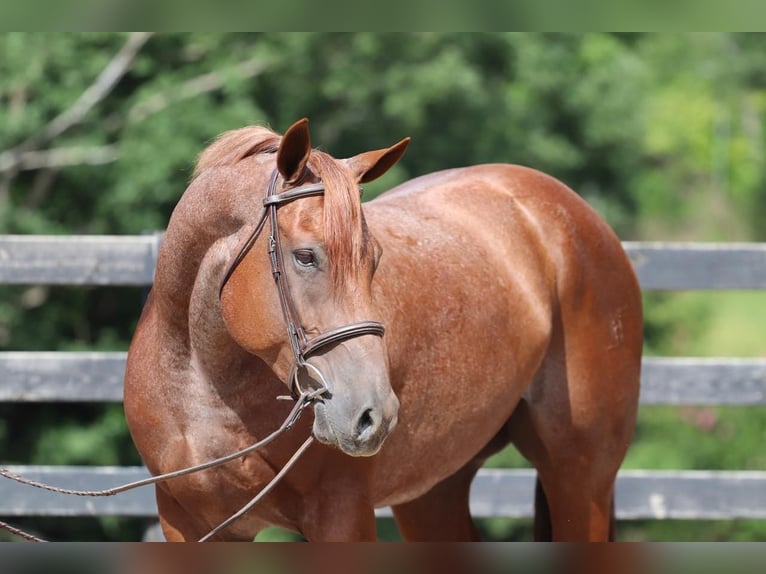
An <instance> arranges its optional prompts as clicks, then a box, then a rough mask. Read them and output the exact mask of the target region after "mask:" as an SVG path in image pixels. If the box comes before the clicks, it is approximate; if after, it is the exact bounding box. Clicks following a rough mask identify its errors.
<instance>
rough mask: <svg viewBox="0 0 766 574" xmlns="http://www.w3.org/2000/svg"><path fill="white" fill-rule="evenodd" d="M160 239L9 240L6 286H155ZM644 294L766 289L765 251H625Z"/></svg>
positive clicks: (2, 261) (637, 246) (2, 247)
mask: <svg viewBox="0 0 766 574" xmlns="http://www.w3.org/2000/svg"><path fill="white" fill-rule="evenodd" d="M161 241H162V235H161V234H160V233H157V234H154V235H145V236H144V235H140V236H130V235H128V236H122V235H80V236H76V235H75V236H61V237H57V236H48V235H3V236H0V284H3V283H5V284H14V285H31V284H46V285H115V286H118V285H126V286H127V285H150V284H151V283H152V279H153V276H154V266H155V263H156V259H157V252H158V250H159V245H160V242H161ZM623 246H624V247H625V251H626V252H627V253H628V257H630V260H631V261H632V263H633V266H634V267H635V269H636V272H637V274H638V278H639V281H640V282H641V288H642V289H643V290H645V291H664V290H669V291H675V290H684V289H694V290H707V289H711V290H715V289H766V243H658V242H632V241H627V242H624V243H623Z"/></svg>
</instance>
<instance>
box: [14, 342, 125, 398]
mask: <svg viewBox="0 0 766 574" xmlns="http://www.w3.org/2000/svg"><path fill="white" fill-rule="evenodd" d="M125 356H126V354H125V353H96V352H75V353H65V352H7V353H0V401H6V402H11V401H15V402H39V401H61V402H66V401H83V402H100V401H105V402H115V401H122V381H123V376H124V374H125Z"/></svg>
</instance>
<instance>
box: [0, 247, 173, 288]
mask: <svg viewBox="0 0 766 574" xmlns="http://www.w3.org/2000/svg"><path fill="white" fill-rule="evenodd" d="M158 245H159V236H158V235H145V236H115V235H87V236H86V235H82V236H61V237H56V236H45V235H0V284H3V283H6V284H45V285H150V284H151V283H152V280H153V278H154V267H155V262H156V259H157V248H158Z"/></svg>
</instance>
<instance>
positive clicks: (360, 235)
mask: <svg viewBox="0 0 766 574" xmlns="http://www.w3.org/2000/svg"><path fill="white" fill-rule="evenodd" d="M408 141H409V140H407V139H405V140H403V141H401V142H399V143H398V144H396V145H394V146H392V147H390V148H388V149H382V150H377V151H370V152H366V153H362V154H360V155H357V156H354V157H352V158H350V159H345V160H338V159H334V158H333V157H331V156H330V155H328V154H326V153H323V152H321V151H318V150H315V149H312V147H311V142H310V138H309V132H308V122H307V121H306V120H301V121H299V122H297V123H296V124H294V125H293V126H291V127H290V128H289V129H288V130H287V131H286V132H285V134H284V135H283V136H279V135H278V134H276V133H274V132H272V131H270V130H268V129H266V128H262V127H247V128H242V129H239V130H235V131H232V132H228V133H225V134H223V135H222V136H221V137H220V138H219V139H218V140H217V141H215V142H214V143H213V144H212V145H210V146H209V147H208V148H207V149H206V150H205V151H204V152H203V153H202V154H201V156H200V158H199V161H198V165H197V168H196V171H195V174H194V177H193V180H192V181H191V183H190V185H189V187H188V189H187V190H186V192H185V193H184V195H183V197H182V198H181V200H180V201H179V203H178V205H177V206H176V208H175V211H174V213H173V215H172V217H171V220H170V222H169V225H168V227H167V232H166V235H165V238H164V241H163V244H162V247H161V250H160V253H159V259H158V264H157V271H156V278H155V282H154V286H153V289H152V292H151V294H150V297H149V299H148V301H147V303H146V307H145V309H144V312H143V314H142V317H141V320H140V322H139V325H138V328H137V330H136V333H135V336H134V339H133V342H132V344H131V347H130V352H129V357H128V366H127V372H126V378H125V412H126V416H127V419H128V423H129V426H130V430H131V433H132V436H133V439H134V442H135V444H136V447H137V448H138V450H139V452H140V454H141V456H142V457H143V460H144V461H145V463H146V465H147V467H148V468H149V470H150V472H151V473H152V474H159V473H163V472H167V471H171V470H175V469H179V468H183V467H186V466H190V465H192V464H196V463H202V462H205V461H207V460H209V459H213V458H216V457H219V456H221V455H225V454H229V453H231V452H234V451H237V450H239V449H241V448H243V447H246V446H248V445H251V444H253V443H255V442H257V441H258V440H260V439H262V438H263V437H264V436H266V435H268V434H269V433H271V432H272V431H273V430H274V429H276V428H277V427H279V425H280V424H281V423H282V421H283V420H284V418H285V416H286V414H287V413H288V412H289V411H290V409H291V404H290V403H286V402H284V401H277V400H276V397H277V396H278V395H284V394H285V387H286V385H287V386H288V387H293V390H295V387H296V386H297V387H301V385H303V386H305V387H307V388H313V386H317V387H321V388H322V389H323V394H321V395H319V396H318V398H317V399H316V400H315V401H314V403H313V408H311V409H309V410H308V411H307V413H306V415H305V416H304V417H303V418H301V419H300V420H299V421H298V422H297V423H296V425H295V426H294V427H293V428H292V429H291V430H290V431H289V432H287V433H285V434H283V435H281V436H280V437H279V438H277V439H276V440H275V441H274V442H272V443H270V444H268V445H267V446H266V447H264V448H263V449H262V450H258V451H256V452H254V453H252V454H249V455H247V456H245V457H242V458H241V459H238V460H236V461H234V462H230V463H228V464H226V465H224V466H222V467H219V468H217V469H210V470H205V471H204V472H200V473H198V474H193V475H189V476H184V477H181V478H176V479H173V480H170V481H168V482H165V483H162V484H160V485H159V486H158V487H157V490H156V495H157V504H158V509H159V516H160V521H161V523H162V527H163V530H164V533H165V536H166V538H167V539H168V540H194V539H198V538H200V537H201V536H203V535H205V534H206V533H207V532H208V531H209V530H210V529H211V528H213V527H215V526H216V525H217V524H219V523H221V522H222V521H223V520H225V519H226V518H227V517H228V516H229V515H231V514H232V513H233V512H235V511H236V510H238V509H240V508H241V507H242V506H243V505H244V504H245V503H247V501H248V500H250V499H251V497H252V496H253V495H254V494H255V493H256V492H258V491H259V490H260V489H261V488H263V487H264V485H266V484H267V483H268V482H269V481H270V480H271V479H272V478H273V477H274V476H275V474H276V473H278V472H279V470H280V469H281V468H282V467H283V465H285V463H286V461H288V459H289V458H290V457H291V456H292V454H293V453H294V452H295V451H296V450H297V449H298V448H299V446H300V445H301V444H302V443H303V441H304V440H305V439H306V438H307V437H309V436H310V435H311V434H312V433H313V436H314V437H315V439H316V441H315V442H314V443H313V444H311V445H310V446H309V447H308V449H307V450H306V451H305V453H304V455H303V457H302V458H300V459H299V460H298V462H297V464H296V465H295V466H294V467H292V468H291V469H290V470H289V472H287V474H286V475H285V478H284V480H283V481H282V482H280V483H279V484H278V485H277V486H276V487H275V488H274V490H273V491H271V492H269V494H268V495H267V496H265V497H264V499H263V500H262V502H260V504H259V505H258V506H256V507H255V508H254V509H253V510H252V511H250V512H249V513H247V514H246V515H245V516H244V517H243V518H242V519H241V520H239V521H238V522H236V523H235V524H233V525H231V526H229V527H228V528H226V529H225V530H223V531H222V532H220V533H219V534H217V535H216V536H215V537H214V539H218V540H252V538H253V537H254V535H255V534H256V533H258V532H259V531H260V530H261V529H263V528H264V527H266V526H269V525H276V526H279V527H282V528H285V529H289V530H292V531H295V532H299V533H301V534H302V535H303V536H304V537H305V538H307V539H308V540H310V541H314V540H319V541H325V540H374V539H375V538H376V524H375V515H374V510H375V508H378V507H381V506H389V505H390V506H391V507H392V509H393V513H394V517H395V519H396V522H397V525H398V527H399V529H400V532H401V534H402V536H403V537H404V539H406V540H471V539H477V538H478V530H477V528H476V527H475V525H474V523H473V521H472V519H471V516H470V512H469V490H470V486H471V482H472V479H473V478H474V475H475V474H476V472H477V470H478V469H479V467H480V466H481V465H482V463H483V462H484V461H485V460H486V459H487V457H489V456H490V455H492V454H493V453H496V452H497V451H499V450H500V449H502V448H503V447H505V446H506V445H507V444H509V443H513V444H514V445H515V446H516V447H517V448H518V449H519V450H520V451H521V453H522V454H523V455H524V456H525V457H526V458H527V459H528V460H529V461H530V462H531V463H532V464H533V465H534V466H535V468H536V469H537V473H538V475H537V476H538V482H537V489H536V500H535V509H536V513H535V536H536V538H538V539H541V540H542V539H553V540H608V539H612V538H613V536H614V506H613V496H614V482H615V477H616V474H617V471H618V468H619V466H620V464H621V462H622V460H623V457H624V455H625V452H626V449H627V448H628V445H629V443H630V440H631V436H632V432H633V428H634V425H635V419H636V410H637V402H638V394H639V372H640V361H641V350H642V310H641V297H640V291H639V287H638V283H637V281H636V277H635V275H634V272H633V269H632V266H631V264H630V262H629V261H628V259H627V257H626V255H625V253H624V251H623V249H622V246H621V244H620V242H619V240H618V238H617V237H616V236H615V234H614V233H613V232H612V230H611V229H610V228H609V227H608V226H607V224H606V223H605V222H604V221H603V220H602V219H601V218H600V217H599V216H598V215H597V214H596V212H595V211H593V210H592V209H591V208H590V207H589V206H588V205H587V204H586V203H585V202H584V201H583V200H582V199H581V198H580V197H579V196H578V195H576V194H575V193H574V192H572V191H571V190H570V189H569V188H567V187H566V186H565V185H564V184H562V183H561V182H559V181H557V180H555V179H553V178H551V177H549V176H547V175H544V174H543V173H540V172H538V171H535V170H532V169H528V168H525V167H519V166H514V165H500V164H496V165H481V166H475V167H467V168H462V169H451V170H447V171H442V172H438V173H433V174H430V175H426V176H423V177H419V178H417V179H413V180H411V181H409V182H407V183H404V184H403V185H400V186H398V187H396V188H395V189H392V190H390V191H389V192H387V193H385V194H383V195H381V196H380V197H378V198H377V199H375V200H373V201H370V202H369V203H365V204H364V205H362V203H361V200H360V189H359V185H360V184H362V183H365V182H368V181H371V180H373V179H375V178H377V177H379V176H380V175H382V174H383V173H385V172H386V171H387V170H388V169H389V168H390V167H391V166H392V165H394V164H395V163H396V162H397V161H398V160H399V158H400V157H401V156H402V155H403V153H404V150H405V148H406V146H407V143H408ZM277 213H278V215H277ZM267 223H268V225H267ZM274 227H276V229H274ZM275 236H277V237H275ZM275 277H277V281H276V284H275V280H274V279H275ZM383 327H385V334H384V333H383ZM312 414H313V416H312Z"/></svg>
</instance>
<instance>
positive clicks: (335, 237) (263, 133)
mask: <svg viewBox="0 0 766 574" xmlns="http://www.w3.org/2000/svg"><path fill="white" fill-rule="evenodd" d="M281 140H282V136H280V135H279V134H277V133H275V132H273V131H271V130H270V129H268V128H265V127H261V126H249V127H245V128H240V129H236V130H232V131H228V132H224V133H223V134H221V135H220V136H218V138H216V140H215V141H214V142H213V143H212V144H210V145H209V146H208V147H207V148H206V149H205V150H203V152H202V153H201V154H200V155H199V158H198V160H197V165H196V167H195V168H194V173H193V175H192V177H193V178H196V177H197V176H198V175H199V174H200V173H202V172H203V171H205V170H207V169H209V168H213V167H225V166H232V165H235V164H237V163H238V162H240V161H242V160H243V159H245V158H247V157H249V156H252V155H257V154H263V153H271V154H273V153H275V152H276V151H277V150H278V149H279V143H280V142H281ZM308 168H309V170H310V171H311V172H312V173H313V174H314V175H316V176H317V177H318V178H319V179H320V180H321V181H322V182H323V183H324V185H325V193H324V210H323V211H324V243H325V250H326V251H327V256H328V258H329V260H330V262H331V273H332V278H333V283H334V284H335V286H336V288H337V289H336V292H340V290H341V289H340V288H342V286H343V284H344V283H345V281H344V278H346V277H348V276H349V275H355V274H357V273H358V272H359V268H360V263H361V260H362V257H363V256H364V254H365V253H364V250H365V246H366V242H365V240H364V229H363V228H364V224H363V218H362V208H361V199H360V195H359V186H358V184H357V182H356V181H355V180H354V178H353V176H352V174H351V172H350V171H349V170H348V169H347V168H346V167H345V164H343V163H341V162H339V161H338V160H337V159H335V158H333V157H332V156H331V155H329V154H326V153H324V152H321V151H319V150H316V149H314V150H312V151H311V155H310V156H309V160H308ZM264 191H265V190H264Z"/></svg>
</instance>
